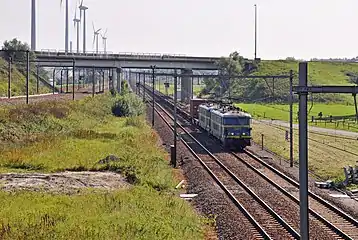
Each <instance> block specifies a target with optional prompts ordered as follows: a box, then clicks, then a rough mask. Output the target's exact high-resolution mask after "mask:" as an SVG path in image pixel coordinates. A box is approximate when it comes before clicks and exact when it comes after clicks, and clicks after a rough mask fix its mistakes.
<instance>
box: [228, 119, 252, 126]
mask: <svg viewBox="0 0 358 240" xmlns="http://www.w3.org/2000/svg"><path fill="white" fill-rule="evenodd" d="M224 125H250V118H247V117H228V118H224Z"/></svg>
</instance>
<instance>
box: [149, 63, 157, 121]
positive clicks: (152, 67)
mask: <svg viewBox="0 0 358 240" xmlns="http://www.w3.org/2000/svg"><path fill="white" fill-rule="evenodd" d="M150 68H151V69H152V83H153V86H152V97H153V106H152V127H154V105H155V99H154V90H155V68H156V66H155V65H152V66H150Z"/></svg>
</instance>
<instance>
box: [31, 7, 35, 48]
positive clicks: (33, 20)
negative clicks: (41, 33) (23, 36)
mask: <svg viewBox="0 0 358 240" xmlns="http://www.w3.org/2000/svg"><path fill="white" fill-rule="evenodd" d="M31 50H32V51H35V50H36V0H32V1H31Z"/></svg>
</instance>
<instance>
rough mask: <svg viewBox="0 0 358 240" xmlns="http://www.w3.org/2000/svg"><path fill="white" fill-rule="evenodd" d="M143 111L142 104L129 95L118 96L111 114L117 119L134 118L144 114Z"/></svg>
mask: <svg viewBox="0 0 358 240" xmlns="http://www.w3.org/2000/svg"><path fill="white" fill-rule="evenodd" d="M144 111H145V108H144V104H143V102H142V101H141V100H140V99H139V98H138V97H137V96H136V95H134V94H131V93H128V94H124V95H121V96H119V97H118V100H116V102H115V103H114V105H113V107H112V113H113V115H115V116H117V117H135V116H139V115H142V114H144Z"/></svg>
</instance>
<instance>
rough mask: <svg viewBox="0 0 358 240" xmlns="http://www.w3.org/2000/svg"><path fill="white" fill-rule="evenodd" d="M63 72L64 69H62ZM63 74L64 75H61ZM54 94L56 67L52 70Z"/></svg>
mask: <svg viewBox="0 0 358 240" xmlns="http://www.w3.org/2000/svg"><path fill="white" fill-rule="evenodd" d="M61 73H62V71H61ZM61 76H62V75H61ZM52 79H53V80H52V94H55V79H56V68H54V69H53V72H52Z"/></svg>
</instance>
